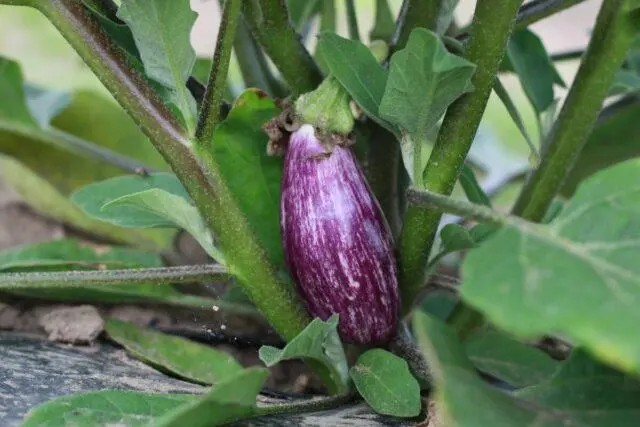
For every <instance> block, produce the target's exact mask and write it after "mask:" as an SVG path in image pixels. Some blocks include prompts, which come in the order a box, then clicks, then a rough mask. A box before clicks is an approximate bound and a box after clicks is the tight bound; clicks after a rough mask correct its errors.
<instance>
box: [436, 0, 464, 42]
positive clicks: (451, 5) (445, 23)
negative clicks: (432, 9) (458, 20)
mask: <svg viewBox="0 0 640 427" xmlns="http://www.w3.org/2000/svg"><path fill="white" fill-rule="evenodd" d="M459 2H460V0H440V13H439V14H438V20H437V22H436V34H438V35H439V36H442V35H444V34H445V33H446V32H447V30H448V29H449V27H450V26H451V22H453V15H454V12H455V10H456V7H457V6H458V3H459Z"/></svg>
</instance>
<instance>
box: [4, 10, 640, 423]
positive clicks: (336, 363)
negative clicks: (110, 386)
mask: <svg viewBox="0 0 640 427" xmlns="http://www.w3.org/2000/svg"><path fill="white" fill-rule="evenodd" d="M334 3H335V4H334ZM523 3H524V4H523ZM580 3H582V0H532V1H529V2H526V3H525V2H523V1H522V0H502V1H495V0H477V2H476V4H475V10H474V13H473V19H472V22H471V24H470V25H469V26H468V27H460V26H459V25H458V23H457V22H456V20H455V19H454V12H455V11H456V7H457V6H458V1H457V0H404V1H403V2H402V4H401V5H399V4H398V5H395V3H394V2H392V1H389V3H388V2H387V0H376V2H375V19H374V24H373V27H372V28H371V30H370V32H369V34H368V36H367V37H362V36H363V34H364V33H363V31H362V28H361V27H362V25H363V21H364V20H363V19H362V18H361V16H360V15H359V12H362V11H363V10H365V8H364V6H362V4H360V2H355V1H354V0H345V1H343V2H334V0H315V1H298V0H288V1H285V0H246V1H241V0H226V1H221V2H220V11H221V13H220V15H221V18H220V26H219V28H218V35H217V41H216V42H215V54H214V55H213V58H211V59H206V58H197V57H196V53H195V51H194V49H193V48H192V46H191V44H190V39H189V37H190V33H191V29H192V27H193V24H194V22H195V20H196V17H197V15H196V13H195V12H193V11H192V10H191V8H190V6H189V2H188V1H178V0H121V1H119V2H113V1H112V0H0V4H2V5H9V6H16V7H17V6H25V7H29V8H33V9H35V10H37V11H38V12H40V13H41V14H42V15H44V17H46V19H47V20H48V21H50V23H51V24H52V25H53V26H54V27H55V29H56V30H57V31H58V32H59V33H60V34H61V35H62V36H63V37H64V38H65V39H66V41H67V42H68V43H69V45H71V47H72V48H73V49H74V50H75V51H76V52H77V54H78V56H79V57H80V58H81V59H82V61H84V63H85V64H86V66H87V67H88V68H89V69H90V70H91V71H92V72H93V74H94V75H95V76H96V77H97V78H98V79H99V80H100V82H101V83H102V84H103V85H104V87H105V88H106V90H107V91H108V92H109V93H110V94H111V95H112V96H113V97H114V98H115V100H116V101H117V103H118V104H119V106H120V107H121V109H122V111H124V112H126V115H125V114H124V113H122V111H121V110H117V111H116V112H114V113H110V114H111V116H109V117H107V113H106V111H107V110H108V109H109V108H111V109H112V110H113V109H114V106H113V105H111V104H109V105H108V106H105V107H104V108H103V109H102V110H101V111H102V113H98V114H97V115H96V117H97V119H92V120H97V122H96V124H95V126H104V123H107V120H111V122H109V123H110V124H109V130H108V132H107V137H106V138H104V139H103V140H96V138H93V137H92V132H91V130H90V129H89V130H85V132H84V133H82V132H79V131H77V130H73V128H72V127H71V126H70V125H69V123H70V122H72V123H78V122H82V121H83V120H85V118H83V115H82V114H83V111H86V109H83V108H79V107H75V110H76V111H75V115H74V118H73V119H71V120H69V119H67V121H66V122H65V121H64V120H63V119H62V117H63V116H64V115H65V114H66V111H68V110H69V109H71V108H72V107H73V106H74V105H75V104H74V102H76V100H75V98H74V100H70V99H69V97H68V96H63V95H60V94H59V93H53V92H51V91H48V92H47V90H46V89H43V88H38V87H35V86H33V85H31V84H29V83H27V82H25V81H24V80H23V77H22V73H21V69H20V66H19V64H18V63H17V62H15V61H13V60H11V59H8V58H0V88H2V91H1V92H0V96H1V97H2V99H1V102H0V132H1V136H2V138H1V139H2V141H0V152H1V153H2V154H3V156H2V170H3V171H4V173H5V175H7V174H12V175H13V176H14V177H15V176H16V174H19V175H20V179H13V180H11V179H8V181H9V182H10V184H12V185H13V186H14V187H15V188H16V189H17V191H18V192H19V193H20V194H21V195H22V197H23V198H24V199H25V200H26V201H27V202H28V203H29V204H30V205H31V206H32V207H33V208H34V209H35V210H37V211H40V212H43V213H44V214H46V215H48V216H50V217H53V218H55V219H57V220H59V221H62V222H64V223H65V224H67V225H69V226H70V227H72V228H74V229H76V230H81V231H83V232H84V233H88V234H91V235H93V236H96V237H99V238H101V239H103V240H108V241H109V242H112V243H114V244H119V245H128V246H129V248H127V249H123V248H118V249H117V251H120V252H113V253H117V254H118V256H117V257H116V256H115V255H112V256H111V257H110V258H105V257H101V256H100V255H99V254H96V253H90V254H87V253H86V252H83V251H82V248H80V247H79V246H78V244H77V242H72V241H66V242H65V243H64V244H65V245H67V246H66V249H65V253H66V254H67V255H65V257H64V259H58V258H56V259H53V258H54V257H52V256H50V257H49V259H46V257H45V256H44V255H42V254H43V253H45V252H43V249H42V248H43V247H42V246H39V247H37V248H35V247H34V248H31V249H29V248H24V249H21V250H20V251H18V252H15V251H14V252H10V253H7V254H6V255H7V256H4V257H3V255H2V254H0V269H2V270H3V272H2V273H0V289H1V290H2V291H3V292H7V293H11V294H13V295H21V296H26V297H39V298H54V299H58V300H60V299H63V300H68V299H69V298H72V297H71V296H70V295H76V297H77V295H78V292H79V293H80V294H81V295H82V298H80V299H83V300H87V299H89V300H91V299H92V298H93V299H98V300H104V299H109V300H111V301H115V302H118V301H125V300H135V301H157V302H163V303H166V304H177V305H181V306H183V307H184V306H187V307H192V308H193V309H194V310H195V309H196V307H199V308H200V309H202V308H203V307H205V308H206V307H209V308H211V310H215V311H221V312H223V313H227V314H228V315H242V316H250V317H252V318H253V319H256V321H258V322H263V323H265V324H266V325H268V326H269V327H270V328H272V329H273V330H274V331H275V332H276V333H277V334H278V335H279V337H281V338H282V340H283V342H284V343H285V344H283V346H280V347H276V346H270V345H264V346H262V347H261V348H260V351H259V355H260V359H261V361H262V362H263V363H264V364H265V365H266V366H267V367H270V366H272V365H275V364H277V363H280V362H281V361H284V360H290V359H301V360H303V361H304V362H305V363H306V364H307V366H308V368H309V369H310V370H312V371H313V372H314V373H315V374H316V375H317V376H318V377H319V378H320V379H321V380H322V382H323V386H324V388H325V390H326V395H324V396H319V397H315V398H313V399H310V400H303V401H299V402H294V403H287V404H275V405H265V404H261V405H257V404H256V398H257V396H258V395H259V393H260V391H261V390H262V388H263V386H264V383H265V381H266V379H267V377H268V371H267V370H266V369H264V368H255V367H254V368H244V367H242V366H241V365H240V364H239V363H238V362H237V361H235V360H234V359H233V358H232V357H231V356H229V355H228V354H226V353H223V352H221V351H217V350H216V349H214V348H210V347H206V346H203V345H200V344H196V343H194V342H191V341H189V340H186V339H184V338H177V337H170V336H168V335H164V334H162V333H160V332H157V331H151V330H147V329H140V328H136V327H134V326H133V325H131V324H128V323H125V322H121V321H118V320H115V319H110V320H108V321H107V323H106V332H107V334H108V336H109V337H110V338H111V339H112V340H113V341H115V342H117V343H119V344H120V345H122V346H124V347H125V348H126V349H128V350H129V351H130V352H131V353H132V354H133V355H135V356H136V357H138V358H141V359H142V360H144V361H146V362H148V363H149V364H151V365H152V366H155V367H159V368H161V369H162V370H163V371H164V372H167V373H170V374H171V375H174V376H176V377H178V378H181V379H184V380H187V381H191V382H194V383H197V384H202V385H206V386H207V387H209V386H210V388H208V389H205V390H204V391H203V394H201V395H171V394H144V393H137V394H135V393H133V394H132V392H126V393H125V392H122V393H120V394H119V392H116V391H101V392H95V393H89V394H79V395H71V396H65V397H62V398H60V399H57V400H53V401H51V402H48V403H45V404H43V405H41V406H39V407H37V408H34V409H33V410H32V411H31V412H30V413H29V414H28V415H27V417H26V418H25V420H24V422H23V426H40V425H51V426H53V425H55V426H57V425H61V426H62V425H68V426H71V425H73V426H85V425H87V426H89V425H91V426H97V425H104V426H107V425H123V426H124V425H126V426H138V425H140V426H142V425H153V426H173V425H193V426H213V425H221V424H226V423H231V422H235V421H240V420H244V419H249V418H256V417H263V416H269V415H273V414H297V413H302V412H309V411H318V410H321V409H335V408H339V407H344V406H348V405H354V404H362V401H364V402H365V403H366V404H367V405H369V406H370V407H371V408H372V409H373V410H374V411H376V412H378V413H379V414H383V415H385V416H389V417H390V418H389V421H390V422H395V421H397V420H395V421H394V420H393V418H402V419H405V421H406V422H407V423H415V424H417V423H420V422H429V423H433V424H430V425H442V426H461V427H467V426H502V425H504V426H514V425H523V426H524V425H543V426H560V425H576V426H596V425H598V426H601V425H610V426H635V425H638V424H639V423H640V404H639V403H638V402H639V398H640V381H639V380H638V379H637V376H638V375H639V374H640V339H639V338H638V334H637V331H636V328H635V325H636V322H635V320H634V319H637V320H640V318H638V310H637V304H636V300H640V269H639V265H640V264H638V262H637V259H638V256H640V217H639V216H638V213H639V212H640V191H638V188H639V187H638V186H639V185H640V184H639V183H640V160H638V159H637V158H635V157H636V156H637V155H639V154H640V148H639V147H640V145H639V144H640V123H639V121H638V117H640V60H639V58H640V1H638V0H605V1H603V2H601V5H600V6H599V11H598V15H597V19H596V21H595V22H594V23H593V29H592V31H591V34H590V41H589V43H588V45H587V46H586V47H585V48H584V49H583V50H580V51H576V52H569V53H567V54H559V55H551V56H550V55H548V53H547V51H546V49H545V47H544V44H543V43H542V41H541V39H540V38H539V37H538V36H537V35H536V34H535V32H534V31H532V30H530V29H529V26H530V25H531V24H533V23H535V22H538V21H540V20H542V19H545V18H547V17H549V16H551V15H554V14H556V13H559V12H561V11H563V10H566V9H569V8H571V7H573V6H575V5H578V4H580ZM397 6H400V8H399V11H398V13H397V14H396V13H393V12H392V10H395V9H396V7H397ZM2 10H5V8H4V7H3V9H2ZM0 13H1V10H0ZM342 15H344V16H345V17H346V23H347V25H346V28H345V31H344V32H343V31H342V30H341V29H340V28H338V27H337V23H338V22H341V21H340V20H338V19H337V17H339V16H342ZM396 15H397V16H396ZM314 23H317V25H316V26H314V25H313V24H314ZM316 27H317V28H319V30H318V34H317V43H315V45H316V46H315V52H313V54H312V53H311V52H310V51H309V50H308V45H310V43H307V41H309V40H310V39H311V37H312V35H311V34H310V31H311V29H312V28H316ZM343 33H345V34H343ZM347 35H348V36H347ZM363 40H365V41H363ZM234 55H235V56H234ZM232 59H233V60H234V61H235V64H237V65H238V67H237V68H239V70H240V72H239V75H240V76H241V80H242V82H241V83H240V84H239V83H238V80H239V79H238V77H239V76H238V75H234V74H238V73H231V72H230V63H231V62H232ZM269 60H270V61H271V63H270V62H269ZM560 61H572V63H573V64H576V65H577V74H576V75H575V78H573V80H572V82H571V83H570V84H565V82H564V79H563V76H561V75H560V74H559V73H558V71H557V70H556V68H555V66H556V63H557V62H560ZM202 69H205V71H206V73H204V74H203V73H202V72H201V70H202ZM199 70H200V71H199ZM506 74H514V75H515V76H517V77H518V79H519V83H520V86H521V88H522V92H523V93H524V95H525V96H524V97H520V98H522V99H520V100H516V99H515V97H514V96H513V92H514V90H513V88H507V87H505V86H504V84H503V82H502V81H501V79H500V77H501V76H503V75H506ZM203 76H204V79H203ZM558 86H560V87H565V88H567V89H568V91H567V93H566V96H563V97H560V96H558V95H557V94H556V92H555V90H556V89H557V87H558ZM238 87H242V89H243V90H242V91H241V93H239V91H238ZM493 92H495V94H496V95H497V99H496V100H495V102H498V100H499V102H500V103H501V104H502V105H503V106H504V109H502V110H500V115H501V116H504V117H502V119H503V121H504V122H506V121H512V122H513V123H514V124H515V127H514V128H515V129H517V130H518V133H517V134H511V135H510V139H511V140H521V141H522V143H523V144H526V147H528V148H526V149H527V150H529V152H530V155H529V159H528V161H525V162H521V161H520V162H518V161H514V160H511V159H509V158H506V160H505V161H503V162H502V163H500V162H498V166H497V167H495V166H492V165H494V164H495V163H496V159H495V158H494V157H495V150H494V154H486V153H485V154H484V155H483V154H482V149H481V148H480V147H481V145H482V144H486V137H484V139H483V136H482V135H483V133H482V132H483V129H485V123H483V118H486V114H485V113H486V111H487V106H488V105H491V104H490V103H492V102H493V103H495V102H494V100H490V97H491V94H492V93H493ZM523 99H524V100H526V102H527V103H528V104H530V106H531V107H532V108H533V111H534V115H535V120H533V121H534V126H535V125H537V132H536V133H535V136H534V133H533V132H531V130H532V129H531V127H532V126H531V123H529V122H528V121H525V120H524V119H523V117H522V116H521V114H520V112H519V109H521V108H522V102H521V101H522V100H523ZM95 102H97V101H95ZM93 103H94V101H88V102H87V104H93ZM114 114H116V115H117V114H119V116H117V117H118V118H117V120H114V119H113V117H115V116H114ZM86 120H89V118H86ZM65 123H67V124H66V126H67V127H65ZM131 123H135V126H137V129H136V128H135V127H134V126H133V125H132V124H131ZM92 126H93V124H92ZM127 126H129V128H128V129H130V132H129V134H127V135H124V134H123V133H122V132H123V129H124V128H127ZM136 132H137V133H136ZM131 135H137V136H136V137H131ZM536 136H537V137H536ZM21 138H23V139H25V140H26V139H28V140H29V141H30V142H31V143H32V144H34V145H33V146H32V148H25V147H27V146H26V145H25V144H20V141H21ZM493 139H495V138H493ZM116 140H117V141H118V142H116ZM123 141H124V142H123ZM494 142H495V141H494ZM35 150H40V151H39V152H40V153H42V154H41V156H40V157H38V156H36V157H34V156H33V152H34V151H35ZM474 150H475V151H474ZM489 151H491V150H489ZM47 153H50V154H47ZM65 156H66V157H65ZM69 156H74V157H73V158H74V159H76V160H75V161H76V163H78V162H80V163H83V162H86V167H85V168H84V169H83V170H82V172H81V173H78V174H77V175H74V174H76V172H69V174H70V175H68V176H66V177H65V176H62V177H61V176H60V173H56V167H59V164H58V163H56V162H57V159H62V158H69ZM34 159H35V160H34ZM492 162H493V163H492ZM496 174H497V175H499V179H494V178H495V176H497V175H496ZM62 175H64V174H62ZM505 189H508V190H509V191H508V192H505V194H506V193H509V194H511V196H510V197H506V196H503V195H502V194H501V191H502V190H505ZM45 194H46V197H45V196H44V195H45ZM513 194H517V195H516V196H513ZM52 200H55V209H54V208H53V206H54V205H52V203H53V202H52ZM508 204H512V207H509V206H508ZM494 206H495V208H494ZM505 208H506V209H505ZM445 214H448V215H447V216H443V215H445ZM175 230H184V231H186V232H188V233H189V234H191V235H192V236H193V237H194V238H195V240H196V241H197V242H198V243H199V244H200V246H201V247H202V249H203V250H204V251H205V252H206V253H207V255H208V256H209V257H210V259H211V262H210V263H209V264H203V265H186V266H185V265H178V266H175V265H174V266H165V265H164V263H163V261H162V260H161V259H160V257H159V255H163V256H164V257H165V260H166V259H170V258H171V253H172V246H171V242H172V241H173V238H174V237H175ZM47 245H48V244H47ZM48 248H49V249H48V251H49V252H48V253H53V252H52V251H53V249H52V248H51V247H48ZM69 248H72V249H69ZM114 250H116V249H114ZM142 251H146V252H144V253H146V257H144V256H142V255H141V254H142V253H143V252H142ZM36 252H37V253H38V254H40V255H37V256H36V255H32V254H33V253H36ZM69 253H71V254H72V255H69ZM150 253H152V254H155V255H153V256H152V255H149V254H150ZM18 260H19V261H20V262H18ZM80 262H82V267H83V268H82V269H78V268H77V267H78V265H79V263H80ZM443 269H446V271H449V272H451V271H453V272H454V273H453V274H454V276H453V280H452V283H453V284H443V283H442V282H443V280H442V278H443V276H442V275H441V273H440V272H441V271H445V270H443ZM220 277H225V278H231V279H232V281H233V285H232V286H233V287H232V290H234V291H235V292H236V294H242V296H243V298H242V299H240V300H231V299H227V298H220V299H211V298H209V297H196V296H193V295H187V294H185V293H183V292H180V291H178V290H176V289H175V288H173V287H172V286H171V285H179V284H184V283H194V282H195V283H206V282H209V281H211V280H215V279H218V278H220ZM107 401H108V402H109V404H108V405H105V402H107ZM426 420H429V421H426Z"/></svg>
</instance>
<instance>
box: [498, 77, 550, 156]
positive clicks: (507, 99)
mask: <svg viewBox="0 0 640 427" xmlns="http://www.w3.org/2000/svg"><path fill="white" fill-rule="evenodd" d="M493 91H494V92H495V93H496V95H498V98H500V101H502V104H503V105H504V108H506V109H507V112H508V113H509V117H511V120H513V123H515V125H516V127H517V128H518V130H519V131H520V134H521V135H522V136H523V137H524V140H525V141H526V143H527V145H528V146H529V152H530V155H529V156H530V159H532V160H534V161H535V162H533V163H534V164H535V165H537V164H538V163H539V162H540V154H539V153H538V148H537V147H536V144H535V143H534V142H533V139H531V136H529V132H527V128H526V127H525V125H524V121H523V120H522V116H520V113H519V112H518V107H516V104H515V103H514V102H513V100H512V99H511V95H509V92H507V89H506V88H505V87H504V86H503V85H502V82H501V81H500V78H498V77H496V80H495V83H494V85H493ZM556 105H557V103H556V102H553V103H552V104H551V106H550V107H549V108H553V111H552V114H551V118H553V114H555V106H556ZM547 111H548V110H545V111H544V112H540V113H539V115H540V116H542V115H543V114H545V113H546V112H547ZM546 117H548V114H547V115H545V118H546ZM540 122H541V127H542V122H543V121H542V117H541V118H540ZM545 135H546V133H543V137H544V136H545ZM541 139H544V138H541Z"/></svg>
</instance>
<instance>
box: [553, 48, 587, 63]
mask: <svg viewBox="0 0 640 427" xmlns="http://www.w3.org/2000/svg"><path fill="white" fill-rule="evenodd" d="M582 55H584V49H575V50H569V51H566V52H558V53H554V54H551V55H549V59H550V60H551V61H553V62H559V61H572V60H574V59H580V58H582Z"/></svg>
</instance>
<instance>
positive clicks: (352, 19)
mask: <svg viewBox="0 0 640 427" xmlns="http://www.w3.org/2000/svg"><path fill="white" fill-rule="evenodd" d="M345 5H346V8H347V24H348V28H349V38H350V39H352V40H358V41H360V30H359V29H358V15H357V14H356V5H355V3H354V1H353V0H346V1H345Z"/></svg>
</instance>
